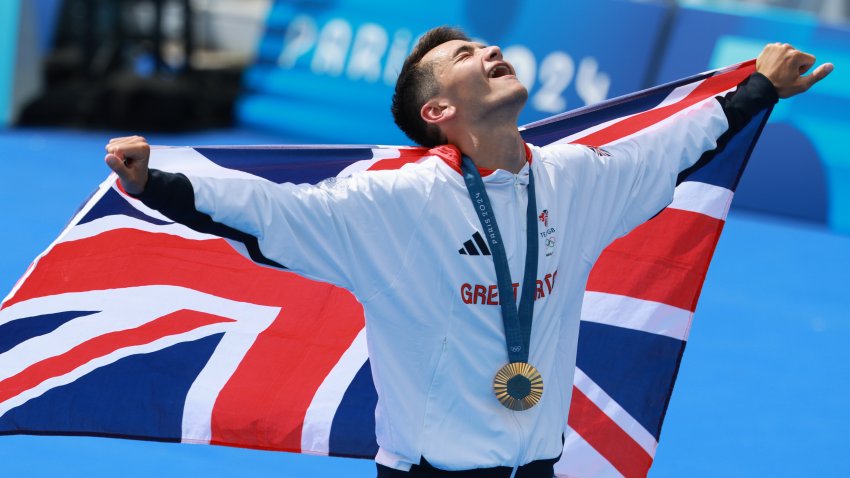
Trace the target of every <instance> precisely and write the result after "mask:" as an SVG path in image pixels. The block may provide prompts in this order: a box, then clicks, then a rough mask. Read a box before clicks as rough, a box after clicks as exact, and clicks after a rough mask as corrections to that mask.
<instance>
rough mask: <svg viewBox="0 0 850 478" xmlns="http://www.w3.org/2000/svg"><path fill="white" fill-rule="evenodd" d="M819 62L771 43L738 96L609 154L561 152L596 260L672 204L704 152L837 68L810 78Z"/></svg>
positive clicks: (675, 119) (677, 118)
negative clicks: (573, 175) (568, 160)
mask: <svg viewBox="0 0 850 478" xmlns="http://www.w3.org/2000/svg"><path fill="white" fill-rule="evenodd" d="M814 62H815V58H814V57H813V56H812V55H809V54H807V53H803V52H800V51H798V50H795V49H794V48H792V47H791V46H790V45H787V44H771V45H768V46H766V47H765V48H764V50H763V51H762V53H761V54H760V55H759V57H758V60H757V62H756V73H754V74H753V75H751V76H750V77H749V78H748V79H747V80H746V81H745V82H743V83H742V84H741V85H739V87H738V88H737V89H736V91H734V92H733V93H730V94H728V95H725V96H723V97H718V98H717V101H715V102H712V101H707V102H704V103H702V104H700V105H698V106H695V107H692V108H690V109H687V110H684V111H682V112H680V113H678V114H676V115H674V116H672V117H670V118H667V119H665V120H663V121H662V122H660V123H658V124H656V125H654V126H652V127H649V128H647V129H645V130H643V131H641V132H640V133H638V134H635V135H632V136H629V137H626V138H624V139H622V140H619V141H615V142H613V143H610V144H608V145H606V146H605V150H599V149H587V148H578V149H573V151H571V152H568V151H566V148H565V150H564V151H563V154H564V155H565V156H573V157H574V161H575V162H576V165H575V170H576V171H577V181H576V183H577V185H578V187H579V188H582V189H584V190H585V191H586V192H585V193H584V194H582V195H581V197H582V198H583V201H584V208H585V209H586V210H587V211H588V213H587V216H586V221H585V224H586V225H587V226H586V237H587V240H588V242H587V245H586V253H587V254H588V255H589V256H591V257H596V255H597V254H598V253H599V252H601V250H602V248H604V247H605V246H606V245H607V244H608V243H610V242H611V241H612V240H614V239H616V238H617V237H620V236H622V235H624V234H626V233H628V232H629V231H630V230H631V229H633V228H634V227H636V226H638V225H639V224H641V223H643V222H644V221H646V220H648V219H649V218H651V217H652V216H653V215H655V214H656V213H658V211H660V210H661V209H662V208H664V207H665V206H666V205H667V204H669V202H670V201H671V200H672V197H673V190H674V188H675V186H676V182H677V178H678V176H679V173H680V172H682V171H687V170H690V169H692V168H696V167H699V166H700V165H701V164H700V163H699V162H697V161H698V160H699V161H703V162H704V161H707V160H708V159H709V155H703V153H704V152H706V151H711V150H716V149H717V148H721V147H723V145H724V143H725V141H726V140H727V139H728V138H730V137H731V136H732V135H733V134H734V133H735V132H737V131H740V130H741V129H742V128H743V127H744V126H746V125H747V123H749V121H750V120H751V119H752V118H753V117H754V116H755V115H756V114H757V113H758V112H760V111H762V110H763V109H765V108H768V107H770V106H771V105H773V104H774V103H776V101H778V99H779V98H787V97H790V96H794V95H796V94H799V93H802V92H804V91H806V90H808V89H809V88H810V87H811V86H812V85H814V84H815V83H817V82H818V81H820V80H821V79H823V78H824V77H826V76H827V75H828V74H829V73H830V72H831V71H832V69H833V67H832V65H831V64H828V63H827V64H824V65H822V66H820V67H818V68H817V69H815V70H814V72H813V73H811V74H810V75H806V72H808V71H809V70H810V69H811V68H812V66H813V65H814ZM600 153H602V154H600ZM575 156H579V157H578V158H576V157H575ZM701 157H702V158H703V159H700V158H701ZM695 163H696V164H695Z"/></svg>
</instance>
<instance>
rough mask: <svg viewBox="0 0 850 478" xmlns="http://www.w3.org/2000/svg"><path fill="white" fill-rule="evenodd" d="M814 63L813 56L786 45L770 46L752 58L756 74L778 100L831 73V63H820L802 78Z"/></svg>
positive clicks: (800, 91) (809, 86) (807, 86)
mask: <svg viewBox="0 0 850 478" xmlns="http://www.w3.org/2000/svg"><path fill="white" fill-rule="evenodd" d="M814 64H815V57H814V56H813V55H810V54H808V53H805V52H802V51H800V50H797V49H795V48H794V47H792V46H791V45H789V44H787V43H771V44H769V45H767V46H765V47H764V50H762V52H761V53H760V54H759V56H758V58H757V59H756V71H757V72H759V73H761V74H762V75H764V76H766V77H767V79H768V80H770V82H771V83H773V86H774V87H776V92H777V93H778V94H779V97H780V98H788V97H791V96H794V95H796V94H798V93H802V92H804V91H806V90H808V89H809V88H811V87H812V85H814V84H815V83H817V82H818V81H820V80H822V79H824V78H826V76H827V75H829V74H830V73H832V70H833V65H832V63H824V64H823V65H821V66H819V67H817V68H816V69H815V70H814V71H813V72H812V74H810V75H806V76H803V75H804V74H805V73H806V72H807V71H809V69H810V68H811V67H812V66H813V65H814Z"/></svg>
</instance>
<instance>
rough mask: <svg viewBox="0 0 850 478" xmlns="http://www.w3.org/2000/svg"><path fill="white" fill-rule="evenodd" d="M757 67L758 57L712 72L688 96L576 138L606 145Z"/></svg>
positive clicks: (714, 92)
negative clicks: (729, 68)
mask: <svg viewBox="0 0 850 478" xmlns="http://www.w3.org/2000/svg"><path fill="white" fill-rule="evenodd" d="M754 71H755V61H753V62H747V63H745V64H743V65H741V68H738V69H737V70H733V71H730V72H727V73H723V74H721V75H717V76H712V77H710V78H708V79H706V80H704V81H703V82H702V83H700V85H699V86H697V87H696V88H695V89H694V90H693V91H691V92H690V93H689V94H688V95H687V96H686V97H684V98H682V99H681V100H679V101H677V102H675V103H672V104H669V105H666V106H662V107H659V108H654V109H651V110H648V111H644V112H643V113H638V114H636V115H634V116H631V117H629V118H626V119H624V120H622V121H619V122H616V123H614V124H612V125H610V126H608V127H607V128H603V129H601V130H599V131H595V132H593V133H590V134H589V135H587V136H584V137H581V138H579V139H576V140H574V141H572V142H573V143H578V144H588V145H592V146H603V145H605V144H608V143H611V142H613V141H616V140H618V139H620V138H624V137H626V136H629V135H632V134H634V133H637V132H638V131H640V130H642V129H644V128H647V127H649V126H652V125H654V124H656V123H658V122H660V121H663V120H665V119H667V118H669V117H670V116H672V115H674V114H676V113H678V112H680V111H682V110H684V109H685V108H687V107H689V106H692V105H694V104H696V103H699V102H700V101H702V100H704V99H706V98H709V97H712V96H717V95H718V94H720V93H722V92H724V91H726V90H728V89H730V88H733V87H735V86H736V85H737V84H738V83H740V82H742V81H744V79H745V78H747V77H748V76H750V75H751V74H752V73H753V72H754Z"/></svg>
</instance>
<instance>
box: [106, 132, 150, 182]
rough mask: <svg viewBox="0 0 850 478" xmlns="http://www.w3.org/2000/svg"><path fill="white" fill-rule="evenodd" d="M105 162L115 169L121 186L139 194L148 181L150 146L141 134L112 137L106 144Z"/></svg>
mask: <svg viewBox="0 0 850 478" xmlns="http://www.w3.org/2000/svg"><path fill="white" fill-rule="evenodd" d="M106 153H107V154H106V158H104V160H105V161H106V164H107V165H109V167H110V168H112V170H113V171H115V174H117V175H118V179H119V180H120V181H121V186H122V187H123V188H124V190H125V191H127V192H128V193H130V194H141V193H142V192H143V191H144V190H145V185H146V184H147V182H148V159H149V158H150V155H151V147H150V145H148V142H147V140H145V138H143V137H141V136H127V137H124V138H112V139H110V140H109V144H107V145H106Z"/></svg>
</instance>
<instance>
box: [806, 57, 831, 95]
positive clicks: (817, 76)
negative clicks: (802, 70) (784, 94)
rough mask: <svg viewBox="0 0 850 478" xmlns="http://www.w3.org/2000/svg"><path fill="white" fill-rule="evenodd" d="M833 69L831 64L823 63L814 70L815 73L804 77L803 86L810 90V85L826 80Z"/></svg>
mask: <svg viewBox="0 0 850 478" xmlns="http://www.w3.org/2000/svg"><path fill="white" fill-rule="evenodd" d="M834 68H835V67H834V66H833V64H832V63H824V64H823V65H821V66H819V67H817V68H816V69H815V71H813V72H812V74H811V75H809V76H804V77H803V81H804V85H805V87H806V89H809V88H811V87H812V85H814V84H815V83H817V82H819V81H820V80H822V79H824V78H826V77H827V76H828V75H829V74H830V73H832V70H833V69H834Z"/></svg>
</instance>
